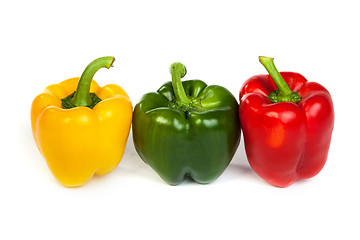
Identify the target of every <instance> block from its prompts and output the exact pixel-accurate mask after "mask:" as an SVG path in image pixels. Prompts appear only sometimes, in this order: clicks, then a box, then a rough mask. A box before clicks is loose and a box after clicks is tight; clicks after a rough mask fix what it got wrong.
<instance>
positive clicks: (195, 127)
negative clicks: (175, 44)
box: [132, 62, 240, 185]
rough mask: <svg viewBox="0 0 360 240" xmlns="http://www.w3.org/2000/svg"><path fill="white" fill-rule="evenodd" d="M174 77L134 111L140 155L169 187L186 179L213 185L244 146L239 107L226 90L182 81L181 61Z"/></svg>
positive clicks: (182, 69)
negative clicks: (240, 144) (238, 147)
mask: <svg viewBox="0 0 360 240" xmlns="http://www.w3.org/2000/svg"><path fill="white" fill-rule="evenodd" d="M170 73H171V75H172V82H167V83H165V84H164V85H163V86H161V87H160V88H159V89H158V90H157V92H151V93H147V94H145V95H144V96H143V97H142V99H141V100H140V102H139V103H138V104H137V105H136V106H135V109H134V114H133V126H132V127H133V128H132V129H133V140H134V145H135V148H136V151H137V152H138V154H139V155H140V157H141V158H142V160H143V161H144V162H145V163H147V164H148V165H150V167H152V168H153V169H154V170H155V171H156V172H157V173H158V175H159V176H160V177H161V178H162V179H163V180H164V181H165V182H167V183H168V184H170V185H178V184H180V183H181V182H183V181H184V179H186V178H189V179H192V180H193V181H195V182H198V183H203V184H206V183H210V182H212V181H214V180H215V179H217V178H218V177H219V176H220V175H221V174H222V173H223V171H224V170H225V169H226V167H227V166H228V165H229V163H230V161H231V159H232V157H233V155H234V153H235V151H236V149H237V146H238V144H239V139H240V124H239V119H238V103H237V101H236V99H235V98H234V96H233V95H232V94H231V93H230V92H229V91H228V90H227V89H225V88H223V87H221V86H216V85H212V86H207V85H206V84H205V83H204V82H203V81H201V80H188V81H184V82H181V78H182V77H184V76H185V74H186V68H185V66H184V65H183V64H181V63H179V62H176V63H173V64H172V65H171V67H170Z"/></svg>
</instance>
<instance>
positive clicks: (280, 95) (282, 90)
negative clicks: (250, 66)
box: [259, 56, 301, 103]
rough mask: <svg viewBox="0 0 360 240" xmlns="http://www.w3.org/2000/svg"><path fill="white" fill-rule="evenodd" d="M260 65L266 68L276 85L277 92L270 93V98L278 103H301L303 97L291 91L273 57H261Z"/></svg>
mask: <svg viewBox="0 0 360 240" xmlns="http://www.w3.org/2000/svg"><path fill="white" fill-rule="evenodd" d="M259 61H260V63H261V64H262V65H263V66H264V67H265V68H266V70H267V71H268V73H269V74H270V77H271V79H272V80H273V82H274V83H275V85H276V87H277V90H275V91H274V92H272V93H270V94H269V96H268V98H269V99H270V100H271V101H272V102H274V103H276V102H294V103H297V102H298V101H300V99H301V97H300V95H299V93H297V92H293V91H291V90H290V88H289V86H288V85H287V83H286V82H285V80H284V78H283V77H282V76H281V75H280V73H279V71H278V70H277V69H276V67H275V64H274V58H272V57H263V56H260V57H259Z"/></svg>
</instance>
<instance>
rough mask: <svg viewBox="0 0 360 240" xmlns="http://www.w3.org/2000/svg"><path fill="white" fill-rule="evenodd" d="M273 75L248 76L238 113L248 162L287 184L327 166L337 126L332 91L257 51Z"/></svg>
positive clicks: (276, 181) (280, 183)
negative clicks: (280, 68) (283, 68)
mask: <svg viewBox="0 0 360 240" xmlns="http://www.w3.org/2000/svg"><path fill="white" fill-rule="evenodd" d="M259 60H260V62H261V63H262V64H263V66H264V67H265V68H266V70H267V71H268V73H269V75H256V76H253V77H251V78H250V79H248V80H247V81H246V82H245V83H244V84H243V86H242V88H241V91H240V107H239V117H240V122H241V125H242V129H243V135H244V145H245V150H246V155H247V158H248V161H249V163H250V166H251V167H252V168H253V169H254V171H255V172H256V173H257V174H258V175H259V176H260V177H262V178H263V179H264V180H266V181H267V182H269V183H270V184H272V185H274V186H277V187H287V186H289V185H291V184H292V183H293V182H295V181H296V180H297V179H307V178H311V177H314V176H315V175H317V174H318V173H319V172H320V170H321V169H322V168H323V166H324V164H325V162H326V159H327V156H328V151H329V146H330V141H331V135H332V131H333V128H334V106H333V102H332V98H331V96H330V93H329V92H328V91H327V90H326V89H325V88H324V87H323V86H322V85H320V84H319V83H316V82H308V81H307V80H306V79H305V77H303V76H302V75H300V74H299V73H294V72H281V73H279V72H278V71H277V69H276V67H275V65H274V60H273V58H268V57H259Z"/></svg>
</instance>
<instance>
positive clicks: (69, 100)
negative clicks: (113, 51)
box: [61, 57, 115, 109]
mask: <svg viewBox="0 0 360 240" xmlns="http://www.w3.org/2000/svg"><path fill="white" fill-rule="evenodd" d="M114 61H115V58H114V57H100V58H97V59H95V60H94V61H92V62H91V63H90V64H89V65H88V66H87V67H86V68H85V70H84V72H83V73H82V74H81V77H80V79H79V83H78V86H77V89H76V91H75V92H74V93H72V94H70V95H69V96H67V97H66V98H63V99H61V101H62V107H63V108H64V109H70V108H74V107H89V108H94V106H95V105H96V104H97V103H99V102H100V101H101V99H100V98H99V97H98V96H97V95H96V94H95V93H90V86H91V82H92V79H93V77H94V75H95V73H96V72H97V71H98V70H99V69H100V68H103V67H105V68H107V69H109V68H110V67H112V64H113V62H114Z"/></svg>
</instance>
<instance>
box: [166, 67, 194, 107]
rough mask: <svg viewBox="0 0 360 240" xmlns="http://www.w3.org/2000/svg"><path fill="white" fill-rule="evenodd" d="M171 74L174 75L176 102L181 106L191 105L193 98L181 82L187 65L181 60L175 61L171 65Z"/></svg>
mask: <svg viewBox="0 0 360 240" xmlns="http://www.w3.org/2000/svg"><path fill="white" fill-rule="evenodd" d="M170 74H171V77H172V85H173V89H174V94H175V97H176V102H177V103H178V104H179V105H180V106H189V105H190V104H191V100H190V98H189V97H188V96H187V95H186V93H185V90H184V87H183V85H182V82H181V78H183V77H184V76H185V75H186V68H185V66H184V65H183V64H182V63H180V62H174V63H173V64H171V66H170Z"/></svg>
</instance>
